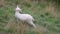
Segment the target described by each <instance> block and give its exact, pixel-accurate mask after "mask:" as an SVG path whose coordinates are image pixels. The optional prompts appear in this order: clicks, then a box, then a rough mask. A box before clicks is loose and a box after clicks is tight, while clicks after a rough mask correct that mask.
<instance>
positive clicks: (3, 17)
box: [0, 1, 60, 34]
mask: <svg viewBox="0 0 60 34" xmlns="http://www.w3.org/2000/svg"><path fill="white" fill-rule="evenodd" d="M4 2H5V1H4ZM19 6H20V7H21V8H22V11H23V13H28V14H31V15H32V16H33V17H34V18H35V24H38V25H39V27H40V28H39V27H38V26H37V27H38V28H39V29H41V28H42V30H41V31H43V32H45V31H44V30H43V29H44V28H46V29H47V30H48V31H47V30H46V32H45V33H46V34H60V33H59V32H60V16H59V11H58V10H55V9H56V8H55V6H52V5H51V4H49V5H48V4H47V3H39V4H35V3H29V2H27V4H25V3H23V4H19ZM14 9H15V5H14V3H11V2H10V3H7V2H5V3H3V6H2V7H1V8H0V31H4V32H12V31H10V30H5V29H4V27H5V25H6V24H7V23H9V22H10V21H11V19H13V20H12V21H14V22H15V20H14V19H15V18H14V13H15V11H14ZM37 33H38V34H39V33H41V32H39V31H37V32H36V33H35V31H28V33H27V34H37Z"/></svg>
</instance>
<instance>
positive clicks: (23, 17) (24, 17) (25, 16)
mask: <svg viewBox="0 0 60 34" xmlns="http://www.w3.org/2000/svg"><path fill="white" fill-rule="evenodd" d="M19 11H21V9H20V8H19V7H18V6H17V8H16V12H15V17H16V18H18V19H20V20H21V21H26V22H28V23H29V24H30V25H32V26H33V27H34V28H36V26H35V24H34V23H33V20H34V18H33V17H32V16H31V15H29V14H21V13H19ZM21 12H22V11H21Z"/></svg>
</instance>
